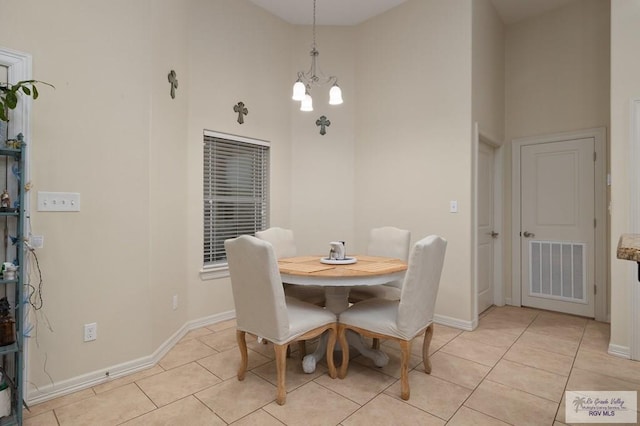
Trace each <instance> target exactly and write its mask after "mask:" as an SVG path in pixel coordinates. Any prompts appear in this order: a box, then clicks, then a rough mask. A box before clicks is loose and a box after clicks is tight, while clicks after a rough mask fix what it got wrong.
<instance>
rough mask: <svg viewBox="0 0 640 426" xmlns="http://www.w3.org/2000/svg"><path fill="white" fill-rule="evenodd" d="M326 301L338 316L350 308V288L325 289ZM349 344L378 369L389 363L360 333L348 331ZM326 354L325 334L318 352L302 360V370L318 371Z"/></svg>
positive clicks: (328, 306)
mask: <svg viewBox="0 0 640 426" xmlns="http://www.w3.org/2000/svg"><path fill="white" fill-rule="evenodd" d="M325 299H326V302H325V303H326V306H327V309H328V310H330V311H331V312H333V313H334V314H336V315H338V314H340V312H342V311H344V310H346V309H347V308H348V307H349V287H325ZM347 342H349V345H350V346H351V347H353V348H355V349H357V350H358V352H360V353H361V354H362V355H364V356H365V357H367V358H369V359H371V360H372V361H373V363H374V364H375V366H376V367H384V366H385V365H387V364H388V363H389V356H388V355H387V354H385V353H384V352H382V351H379V350H376V349H371V348H370V347H369V346H368V345H367V344H366V343H365V341H364V338H363V337H362V336H361V335H359V334H358V333H356V332H354V331H351V330H348V331H347ZM335 350H336V351H339V350H341V349H340V343H339V342H337V343H336V349H335ZM326 353H327V335H326V333H325V334H323V335H322V336H321V337H320V341H319V342H318V347H317V348H316V350H315V351H314V352H313V353H311V354H309V355H307V356H305V357H304V359H303V360H302V370H303V371H304V372H305V373H307V374H310V373H313V372H314V371H316V364H317V363H318V361H320V360H321V359H322V358H324V356H325V354H326Z"/></svg>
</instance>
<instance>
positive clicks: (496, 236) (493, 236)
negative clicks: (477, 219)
mask: <svg viewBox="0 0 640 426" xmlns="http://www.w3.org/2000/svg"><path fill="white" fill-rule="evenodd" d="M489 235H491V238H498V235H500V234H499V233H497V232H496V231H491V232H489Z"/></svg>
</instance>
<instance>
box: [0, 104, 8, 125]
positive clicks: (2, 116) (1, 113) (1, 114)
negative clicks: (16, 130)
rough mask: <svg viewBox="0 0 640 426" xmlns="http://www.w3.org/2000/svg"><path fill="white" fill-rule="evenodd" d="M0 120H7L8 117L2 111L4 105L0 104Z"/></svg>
mask: <svg viewBox="0 0 640 426" xmlns="http://www.w3.org/2000/svg"><path fill="white" fill-rule="evenodd" d="M0 120H1V121H9V119H8V118H7V114H6V113H5V112H4V105H2V107H0Z"/></svg>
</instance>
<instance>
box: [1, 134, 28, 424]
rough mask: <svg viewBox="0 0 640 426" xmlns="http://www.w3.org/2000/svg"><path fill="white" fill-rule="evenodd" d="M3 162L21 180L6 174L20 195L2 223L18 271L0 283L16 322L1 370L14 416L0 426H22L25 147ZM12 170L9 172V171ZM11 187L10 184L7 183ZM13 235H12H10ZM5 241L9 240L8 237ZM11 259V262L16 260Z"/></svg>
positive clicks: (6, 153) (7, 151)
mask: <svg viewBox="0 0 640 426" xmlns="http://www.w3.org/2000/svg"><path fill="white" fill-rule="evenodd" d="M0 158H5V159H7V161H6V163H7V164H9V163H11V166H10V168H9V169H10V170H11V169H12V168H13V167H14V165H17V171H18V176H10V175H11V173H9V172H7V173H6V175H7V180H9V179H11V180H12V182H11V185H12V186H14V187H15V189H14V190H15V191H16V193H17V201H18V203H17V206H16V209H17V210H16V211H0V220H2V219H4V220H2V222H4V223H5V232H6V230H7V229H11V231H10V233H11V232H13V233H15V241H14V242H13V243H12V244H10V243H8V242H6V241H5V243H4V247H7V249H6V250H4V253H3V255H4V259H5V260H6V259H8V258H9V256H10V255H12V254H13V251H14V250H15V258H13V259H15V260H16V261H17V264H18V270H17V274H16V278H15V279H10V280H5V279H0V293H1V294H3V295H5V296H6V297H7V299H8V300H9V302H10V304H11V316H12V317H13V319H14V320H15V338H16V341H15V343H11V344H8V345H5V346H0V366H1V367H2V369H3V370H4V372H5V374H6V375H7V377H4V378H3V379H4V380H5V381H6V382H7V383H8V384H10V385H9V388H10V389H11V413H10V414H9V415H8V416H4V417H1V418H0V426H8V425H21V424H22V401H23V394H24V389H23V381H24V379H23V372H24V359H23V358H24V357H23V355H24V346H23V345H24V323H25V317H26V312H25V310H26V308H25V307H26V306H28V305H27V304H25V303H24V301H25V299H24V285H25V282H24V280H25V272H26V271H25V256H24V255H25V253H24V235H23V233H24V229H25V203H24V197H25V183H24V182H22V180H21V178H22V177H23V176H24V161H25V145H24V144H23V145H22V146H21V148H20V149H11V148H0ZM10 170H9V171H10ZM5 185H7V186H8V185H9V182H5ZM9 235H11V234H9ZM5 237H6V236H5ZM13 259H11V260H13ZM7 379H8V380H7Z"/></svg>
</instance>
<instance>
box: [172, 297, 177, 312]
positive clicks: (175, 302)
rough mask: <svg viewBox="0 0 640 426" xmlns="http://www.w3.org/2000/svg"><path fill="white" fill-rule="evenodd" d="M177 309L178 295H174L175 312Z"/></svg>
mask: <svg viewBox="0 0 640 426" xmlns="http://www.w3.org/2000/svg"><path fill="white" fill-rule="evenodd" d="M176 309H178V295H177V294H174V295H173V310H174V311H175V310H176Z"/></svg>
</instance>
